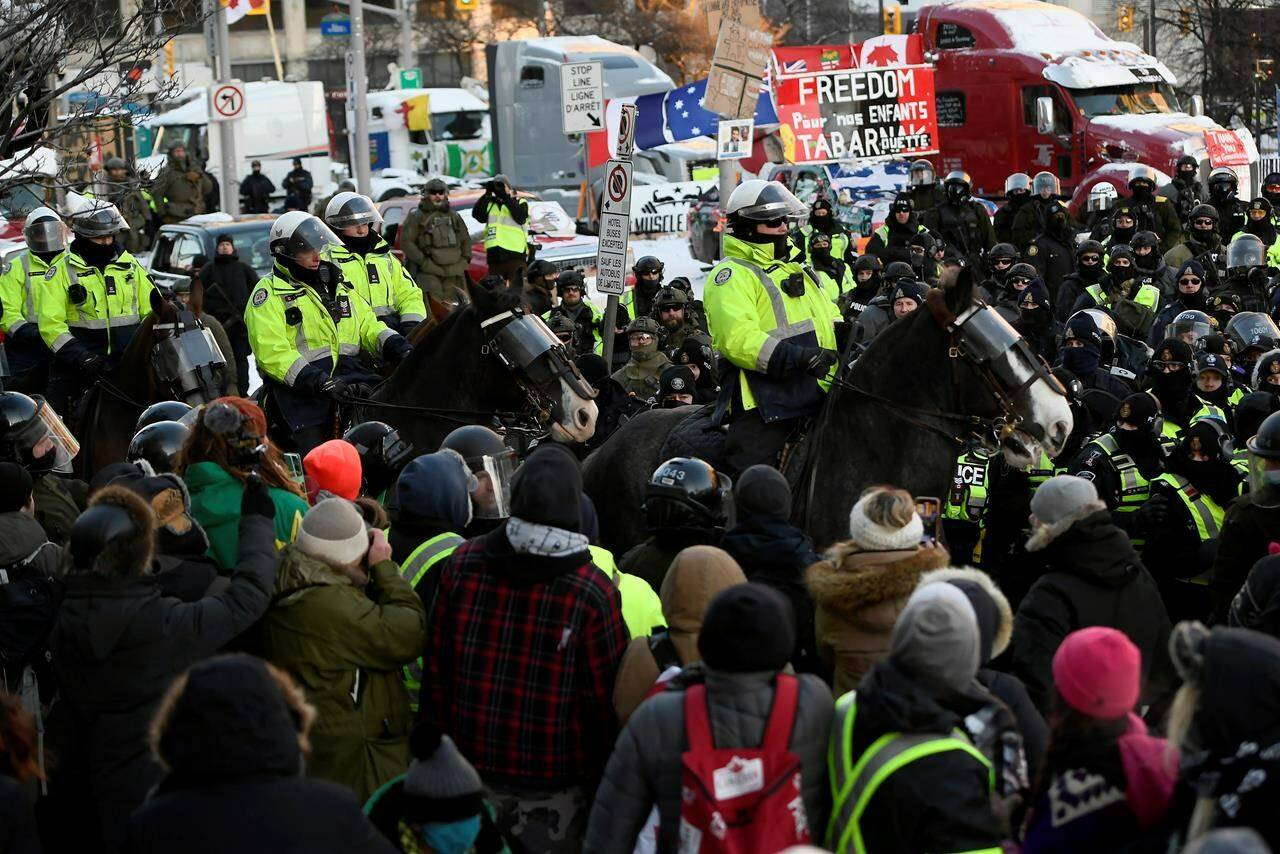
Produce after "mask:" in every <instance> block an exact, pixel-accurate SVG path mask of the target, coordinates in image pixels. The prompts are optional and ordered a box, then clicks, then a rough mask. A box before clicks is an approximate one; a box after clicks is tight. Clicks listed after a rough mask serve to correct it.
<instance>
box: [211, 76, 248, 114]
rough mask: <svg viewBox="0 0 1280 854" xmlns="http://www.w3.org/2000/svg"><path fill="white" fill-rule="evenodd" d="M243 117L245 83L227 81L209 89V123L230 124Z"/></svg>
mask: <svg viewBox="0 0 1280 854" xmlns="http://www.w3.org/2000/svg"><path fill="white" fill-rule="evenodd" d="M243 117H244V83H243V82H241V81H239V80H227V81H225V82H223V83H215V84H213V85H212V86H210V87H209V121H211V122H229V121H232V120H234V119H239V118H243Z"/></svg>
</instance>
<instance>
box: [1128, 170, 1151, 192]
mask: <svg viewBox="0 0 1280 854" xmlns="http://www.w3.org/2000/svg"><path fill="white" fill-rule="evenodd" d="M1156 178H1157V173H1156V170H1155V169H1153V168H1152V167H1150V166H1148V165H1146V164H1145V163H1137V164H1134V166H1133V167H1132V168H1131V169H1130V170H1129V189H1130V190H1133V189H1136V187H1135V186H1134V185H1135V184H1139V183H1143V184H1146V185H1147V187H1148V189H1151V190H1154V189H1155V188H1156Z"/></svg>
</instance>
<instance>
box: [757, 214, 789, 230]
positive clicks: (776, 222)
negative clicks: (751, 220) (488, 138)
mask: <svg viewBox="0 0 1280 854" xmlns="http://www.w3.org/2000/svg"><path fill="white" fill-rule="evenodd" d="M786 222H787V218H786V217H785V216H779V217H774V218H773V219H762V220H760V224H761V225H765V226H768V227H769V228H777V227H778V226H780V225H785V224H786Z"/></svg>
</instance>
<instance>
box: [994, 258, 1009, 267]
mask: <svg viewBox="0 0 1280 854" xmlns="http://www.w3.org/2000/svg"><path fill="white" fill-rule="evenodd" d="M995 266H997V267H1001V268H1004V267H1012V266H1013V259H1012V258H997V259H996V260H995Z"/></svg>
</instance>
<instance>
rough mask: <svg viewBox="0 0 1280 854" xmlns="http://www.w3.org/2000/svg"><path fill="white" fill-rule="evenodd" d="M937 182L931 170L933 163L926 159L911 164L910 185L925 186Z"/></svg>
mask: <svg viewBox="0 0 1280 854" xmlns="http://www.w3.org/2000/svg"><path fill="white" fill-rule="evenodd" d="M936 183H938V176H937V174H936V173H935V172H934V171H933V164H931V163H929V162H928V161H924V162H921V163H913V164H911V186H913V187H927V186H929V185H930V184H936Z"/></svg>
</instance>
